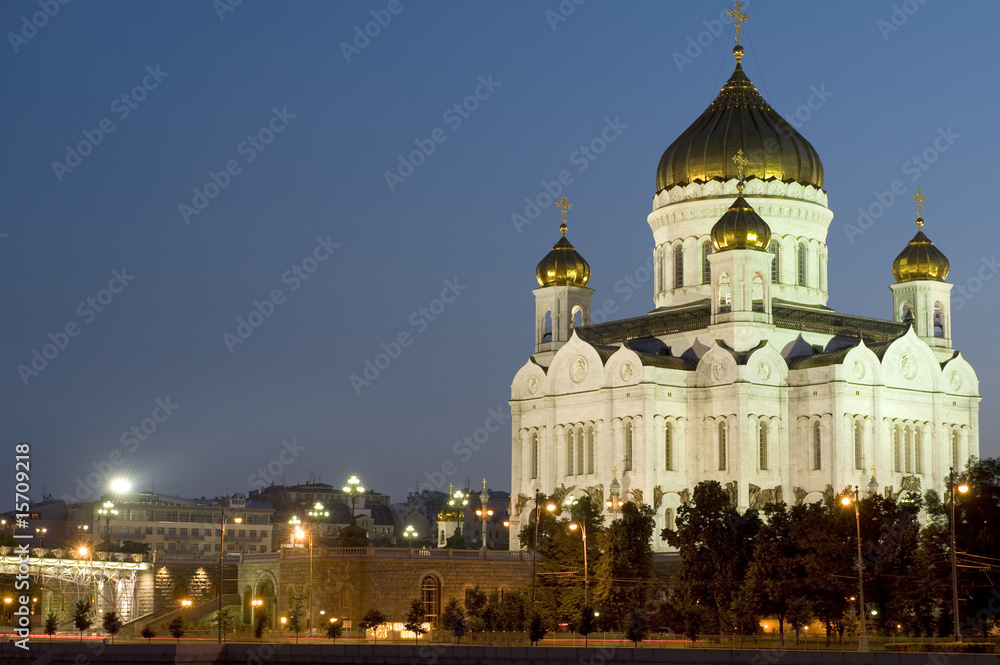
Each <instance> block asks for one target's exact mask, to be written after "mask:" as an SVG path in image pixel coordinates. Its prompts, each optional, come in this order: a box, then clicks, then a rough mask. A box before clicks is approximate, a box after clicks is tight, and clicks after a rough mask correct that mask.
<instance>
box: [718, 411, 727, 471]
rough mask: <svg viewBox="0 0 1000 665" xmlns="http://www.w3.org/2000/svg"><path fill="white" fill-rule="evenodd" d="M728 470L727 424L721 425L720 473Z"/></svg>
mask: <svg viewBox="0 0 1000 665" xmlns="http://www.w3.org/2000/svg"><path fill="white" fill-rule="evenodd" d="M725 470H726V423H719V471H725Z"/></svg>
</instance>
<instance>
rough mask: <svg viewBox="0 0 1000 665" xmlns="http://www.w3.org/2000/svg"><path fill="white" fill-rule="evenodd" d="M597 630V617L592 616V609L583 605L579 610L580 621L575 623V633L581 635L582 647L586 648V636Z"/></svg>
mask: <svg viewBox="0 0 1000 665" xmlns="http://www.w3.org/2000/svg"><path fill="white" fill-rule="evenodd" d="M596 630H597V617H595V616H594V608H593V607H591V606H590V605H584V606H583V608H582V609H581V610H580V619H579V621H577V623H576V632H578V633H580V634H581V635H583V646H584V647H586V646H587V636H588V635H590V634H591V633H593V632H595V631H596Z"/></svg>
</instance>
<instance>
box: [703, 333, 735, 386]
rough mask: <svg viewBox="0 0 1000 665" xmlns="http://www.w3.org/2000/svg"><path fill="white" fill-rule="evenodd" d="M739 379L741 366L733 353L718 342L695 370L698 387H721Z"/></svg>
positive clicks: (706, 353) (707, 352)
mask: <svg viewBox="0 0 1000 665" xmlns="http://www.w3.org/2000/svg"><path fill="white" fill-rule="evenodd" d="M738 378H739V366H738V365H737V362H736V357H735V356H734V355H733V352H732V351H730V350H729V349H727V348H726V347H724V346H721V345H720V344H719V343H718V341H716V343H715V344H714V345H713V346H712V347H711V348H710V349H709V350H708V351H706V352H705V354H704V355H702V357H701V360H699V361H698V367H697V369H696V370H695V385H696V386H699V387H700V386H719V385H727V384H730V383H733V382H734V381H736V380H737V379H738Z"/></svg>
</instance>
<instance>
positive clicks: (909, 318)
mask: <svg viewBox="0 0 1000 665" xmlns="http://www.w3.org/2000/svg"><path fill="white" fill-rule="evenodd" d="M902 321H903V323H909V324H910V325H913V303H912V302H910V301H909V300H907V301H906V302H904V303H903V312H902Z"/></svg>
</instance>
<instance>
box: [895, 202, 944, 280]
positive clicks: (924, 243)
mask: <svg viewBox="0 0 1000 665" xmlns="http://www.w3.org/2000/svg"><path fill="white" fill-rule="evenodd" d="M913 198H914V200H915V201H916V202H917V235H915V236H913V240H911V241H910V242H909V243H907V245H906V247H905V248H904V249H903V251H902V252H900V253H899V256H897V257H896V260H895V261H893V262H892V275H893V277H895V278H896V281H897V282H914V281H917V280H922V279H930V280H935V281H938V282H943V281H944V280H945V278H946V277H948V270H949V268H950V266H949V265H948V258H947V257H946V256H945V255H944V254H943V253H942V252H941V250H939V249H938V248H937V247H935V246H934V243H933V242H931V240H930V238H928V237H927V236H926V235H924V230H923V228H924V218H923V207H924V202H925V201H926V200H927V197H925V196H924V194H923V192H922V191H921V190H920V189H919V188H918V189H917V193H916V194H914V195H913Z"/></svg>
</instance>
